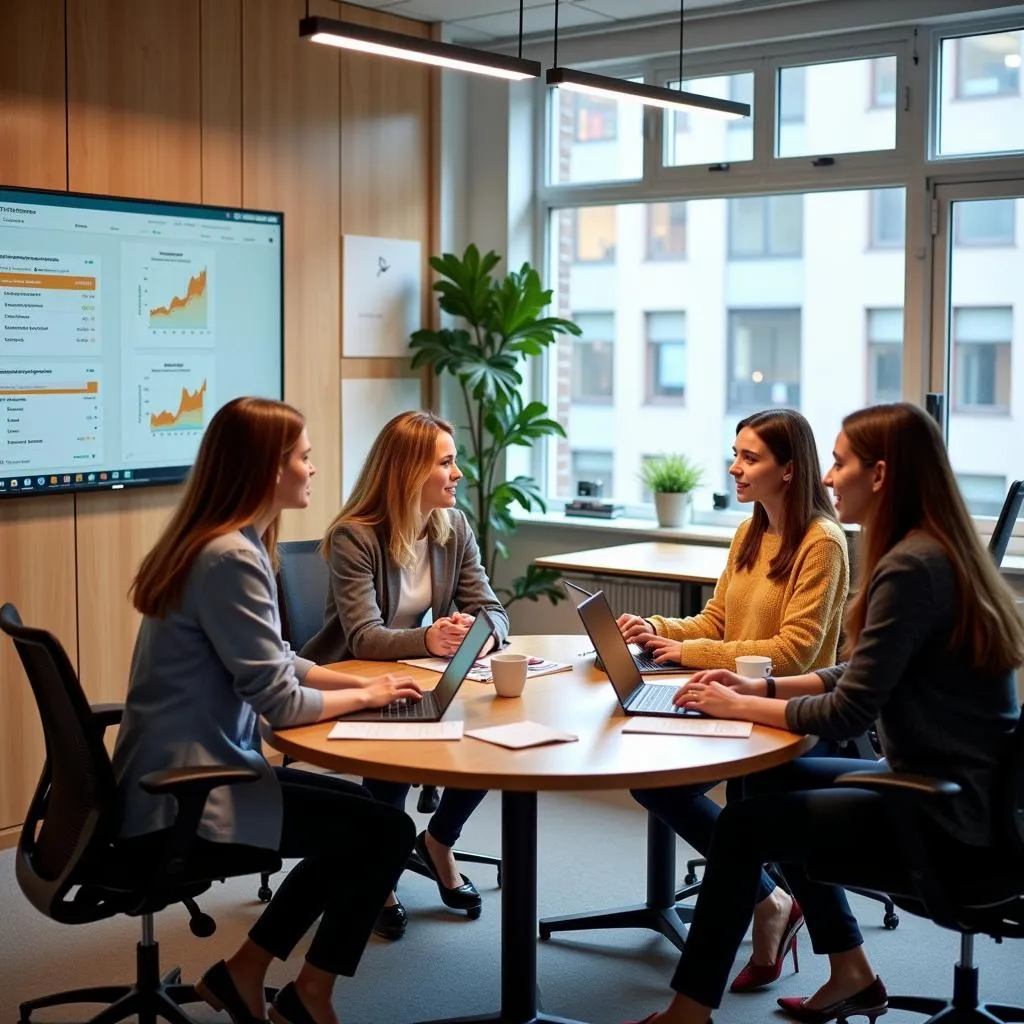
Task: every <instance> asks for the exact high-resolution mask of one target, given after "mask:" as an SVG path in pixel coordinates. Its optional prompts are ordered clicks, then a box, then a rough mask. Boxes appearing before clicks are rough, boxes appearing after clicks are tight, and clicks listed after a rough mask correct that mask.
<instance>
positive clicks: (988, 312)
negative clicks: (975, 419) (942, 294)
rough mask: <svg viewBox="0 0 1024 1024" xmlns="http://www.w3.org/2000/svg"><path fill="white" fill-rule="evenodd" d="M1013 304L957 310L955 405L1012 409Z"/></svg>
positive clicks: (982, 409)
mask: <svg viewBox="0 0 1024 1024" xmlns="http://www.w3.org/2000/svg"><path fill="white" fill-rule="evenodd" d="M1012 338H1013V310H1012V308H1010V307H993V308H984V307H982V308H975V309H954V310H953V381H952V384H953V408H954V409H955V410H957V411H965V410H966V411H974V412H1008V411H1009V408H1010V345H1011V339H1012Z"/></svg>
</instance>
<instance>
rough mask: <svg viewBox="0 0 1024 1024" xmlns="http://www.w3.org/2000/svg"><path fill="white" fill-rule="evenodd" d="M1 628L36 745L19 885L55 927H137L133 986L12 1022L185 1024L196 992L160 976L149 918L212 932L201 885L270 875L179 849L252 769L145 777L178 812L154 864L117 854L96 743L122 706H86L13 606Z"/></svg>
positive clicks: (255, 863)
mask: <svg viewBox="0 0 1024 1024" xmlns="http://www.w3.org/2000/svg"><path fill="white" fill-rule="evenodd" d="M0 629H2V630H3V631H4V632H5V633H6V634H7V635H8V636H9V637H11V639H12V640H13V641H14V646H15V648H16V649H17V652H18V655H19V657H20V658H21V662H22V665H24V667H25V673H26V675H27V676H28V680H29V683H30V684H31V686H32V693H33V696H34V697H35V700H36V705H37V706H38V709H39V717H40V719H41V721H42V726H43V734H44V737H45V741H46V759H45V762H44V764H43V770H42V774H41V776H40V779H39V783H38V785H37V787H36V791H35V794H34V796H33V797H32V802H31V805H30V806H29V809H28V813H27V815H26V818H25V824H24V825H23V827H22V831H21V837H20V840H19V842H18V849H17V851H16V854H15V871H16V875H17V879H18V885H19V886H20V887H21V890H22V892H23V893H24V894H25V896H26V897H27V898H28V901H29V902H30V903H31V904H32V905H33V906H34V907H35V908H36V909H37V910H38V911H39V912H40V913H42V914H45V915H46V916H47V917H49V918H50V919H51V920H54V921H57V922H59V923H61V924H84V923H88V922H90V921H100V920H103V919H104V918H108V917H113V916H114V915H116V914H127V915H129V916H132V917H140V918H141V919H142V938H141V941H140V942H139V943H138V945H137V946H136V975H135V982H134V983H133V984H131V985H100V986H96V987H92V988H83V989H74V990H70V991H67V992H58V993H55V994H52V995H48V996H44V997H42V998H39V999H31V1000H28V1001H27V1002H24V1003H21V1005H20V1006H19V1017H18V1020H19V1024H30V1020H31V1016H32V1014H33V1013H34V1012H35V1011H36V1010H39V1009H42V1008H44V1007H50V1006H63V1005H67V1004H74V1003H100V1004H106V1009H104V1010H103V1011H101V1013H100V1014H99V1015H98V1016H97V1017H95V1018H94V1020H96V1021H102V1024H114V1022H116V1021H120V1020H124V1019H126V1018H128V1017H137V1018H138V1019H139V1020H140V1021H147V1022H155V1021H156V1019H157V1018H158V1017H159V1018H162V1019H164V1020H167V1021H171V1022H172V1024H193V1021H192V1018H191V1017H189V1016H188V1015H187V1014H186V1013H185V1012H184V1011H183V1010H182V1009H181V1008H180V1007H181V1005H182V1004H185V1003H190V1002H196V1001H198V996H197V995H196V993H195V990H194V989H193V987H192V986H191V985H184V984H182V983H181V970H180V968H177V967H175V968H173V969H172V970H170V971H169V972H167V973H166V974H164V975H163V977H161V975H160V947H159V945H158V943H157V942H156V940H155V938H154V931H153V915H154V914H155V913H157V912H158V911H160V910H163V909H164V908H165V907H167V906H169V905H170V904H172V903H183V904H184V905H185V907H186V908H187V910H188V912H189V927H190V928H191V930H192V933H193V934H194V935H197V936H208V935H212V934H213V932H214V930H215V928H216V925H215V924H214V921H213V919H212V918H211V917H209V916H208V915H207V914H204V913H203V912H202V911H201V910H200V909H199V907H198V906H197V904H196V902H195V899H196V897H197V896H199V895H201V894H202V893H203V892H205V891H206V890H207V889H208V888H209V887H210V884H211V882H212V881H214V880H218V879H222V878H226V877H229V876H235V875H246V874H254V873H256V872H258V871H268V870H273V871H276V870H278V869H279V868H280V865H281V862H280V859H279V858H278V856H277V854H276V853H274V852H273V851H255V850H246V849H243V850H241V851H238V850H237V849H236V850H232V851H231V853H230V856H228V852H227V851H226V853H225V862H224V863H223V864H218V865H217V866H216V874H215V875H211V873H209V872H206V873H204V874H202V875H196V874H195V873H193V872H190V871H189V864H188V855H189V851H190V849H191V846H192V843H193V841H194V840H195V837H196V830H197V828H198V826H199V820H200V817H201V816H202V812H203V806H204V804H205V803H206V798H207V796H208V795H209V792H210V790H211V789H213V788H214V787H215V786H225V785H239V784H242V783H246V782H252V781H254V780H255V779H256V778H257V777H258V776H257V773H256V772H255V771H253V770H252V769H249V768H227V767H224V768H221V767H205V768H179V769H171V770H168V771H161V772H152V773H151V774H149V775H147V776H146V777H145V778H144V779H143V780H142V783H141V785H142V787H143V789H145V790H146V792H147V793H153V794H154V795H155V794H166V795H169V796H172V797H174V799H175V801H176V802H177V806H178V813H177V816H176V818H175V821H174V826H173V832H172V835H171V838H170V840H169V841H168V844H167V846H166V848H165V850H164V852H163V856H161V857H160V858H159V859H158V861H157V862H156V863H147V864H142V863H140V862H139V861H140V858H139V857H137V856H132V855H129V853H128V852H126V851H121V850H120V849H119V844H118V841H117V838H116V837H117V830H118V800H117V795H116V791H115V782H114V771H113V768H112V767H111V763H110V757H109V755H108V754H107V750H106V747H105V746H104V744H103V734H104V731H105V730H106V728H107V727H108V726H112V725H117V724H118V723H119V722H120V720H121V713H122V710H123V708H122V705H120V704H98V705H95V706H92V707H90V705H89V703H88V701H87V700H86V698H85V694H84V693H83V692H82V688H81V686H80V684H79V682H78V677H77V675H76V674H75V670H74V668H72V666H71V662H70V661H69V659H68V656H67V654H66V653H65V651H64V648H63V647H62V646H61V644H60V641H58V640H57V639H56V637H54V636H53V635H52V634H51V633H48V632H47V631H46V630H43V629H36V628H32V627H29V626H25V625H23V624H22V621H21V617H20V616H19V615H18V612H17V609H16V608H15V607H14V605H12V604H5V605H3V607H2V608H0ZM269 992H270V990H269V989H268V995H269Z"/></svg>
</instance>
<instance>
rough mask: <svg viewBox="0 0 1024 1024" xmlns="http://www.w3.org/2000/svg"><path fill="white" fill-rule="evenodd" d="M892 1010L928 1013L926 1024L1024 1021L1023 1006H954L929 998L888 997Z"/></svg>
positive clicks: (950, 1001) (947, 1002)
mask: <svg viewBox="0 0 1024 1024" xmlns="http://www.w3.org/2000/svg"><path fill="white" fill-rule="evenodd" d="M889 1009H890V1010H906V1011H908V1012H909V1013H923V1014H927V1015H928V1021H927V1022H926V1024H1010V1022H1013V1021H1016V1022H1020V1021H1024V1006H1003V1005H1001V1004H999V1003H980V1004H979V1005H977V1006H955V1005H954V1004H953V1001H952V1000H950V999H929V998H927V997H925V996H889Z"/></svg>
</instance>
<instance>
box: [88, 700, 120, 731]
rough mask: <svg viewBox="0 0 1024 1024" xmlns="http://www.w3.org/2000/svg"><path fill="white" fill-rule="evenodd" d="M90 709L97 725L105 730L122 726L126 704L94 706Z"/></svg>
mask: <svg viewBox="0 0 1024 1024" xmlns="http://www.w3.org/2000/svg"><path fill="white" fill-rule="evenodd" d="M90 709H91V711H92V715H93V718H95V719H96V724H97V725H98V726H99V727H100V728H101V729H104V730H106V729H108V728H109V727H110V726H112V725H120V724H121V719H122V718H123V717H124V704H92V705H90Z"/></svg>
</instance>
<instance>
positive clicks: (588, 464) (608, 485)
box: [572, 450, 615, 498]
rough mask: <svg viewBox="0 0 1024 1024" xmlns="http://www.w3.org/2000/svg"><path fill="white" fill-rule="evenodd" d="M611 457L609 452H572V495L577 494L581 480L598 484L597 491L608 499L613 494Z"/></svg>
mask: <svg viewBox="0 0 1024 1024" xmlns="http://www.w3.org/2000/svg"><path fill="white" fill-rule="evenodd" d="M612 466H613V457H612V453H611V452H595V451H585V450H583V451H574V452H573V453H572V493H573V494H574V495H576V494H579V493H580V490H579V484H580V481H581V480H586V481H587V483H591V484H599V485H600V487H599V489H598V491H597V493H598V494H600V495H601V496H603V497H606V498H609V497H611V496H612V495H613V494H614V493H615V489H614V487H613V484H614V480H613V479H612Z"/></svg>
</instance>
